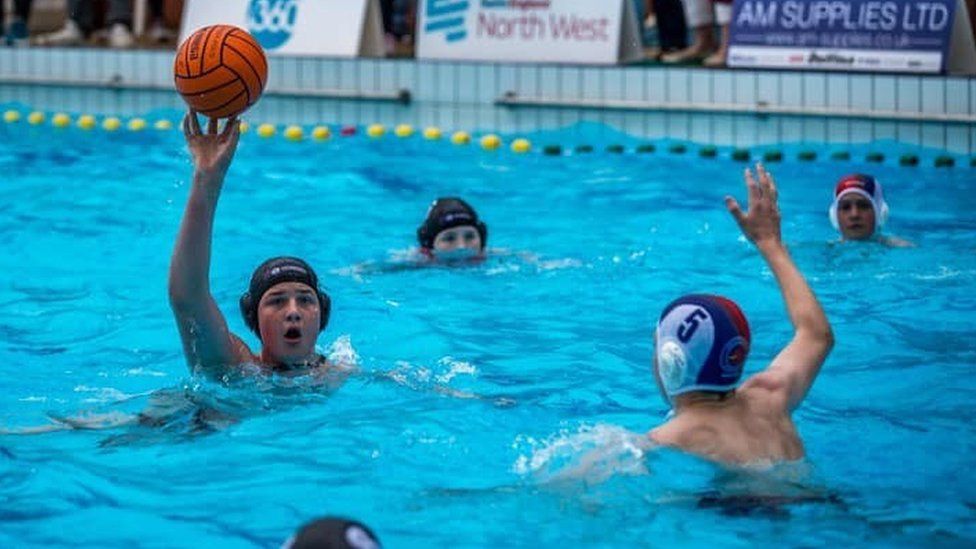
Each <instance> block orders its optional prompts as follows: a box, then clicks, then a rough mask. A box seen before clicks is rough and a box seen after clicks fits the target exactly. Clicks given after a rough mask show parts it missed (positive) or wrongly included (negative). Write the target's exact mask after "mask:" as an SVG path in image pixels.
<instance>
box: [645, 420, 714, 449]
mask: <svg viewBox="0 0 976 549" xmlns="http://www.w3.org/2000/svg"><path fill="white" fill-rule="evenodd" d="M682 415H683V416H684V417H679V418H675V419H672V420H671V421H669V422H667V423H665V424H664V425H661V426H660V427H657V428H655V429H653V430H651V432H650V433H648V434H647V436H648V438H650V439H651V441H653V442H654V443H656V444H659V445H661V446H673V447H677V448H682V449H693V448H699V447H701V446H702V445H703V444H705V443H710V442H711V441H713V440H714V439H715V435H716V429H715V427H714V426H713V425H711V424H710V423H709V422H707V421H699V420H698V419H697V418H694V417H691V416H688V415H685V414H682Z"/></svg>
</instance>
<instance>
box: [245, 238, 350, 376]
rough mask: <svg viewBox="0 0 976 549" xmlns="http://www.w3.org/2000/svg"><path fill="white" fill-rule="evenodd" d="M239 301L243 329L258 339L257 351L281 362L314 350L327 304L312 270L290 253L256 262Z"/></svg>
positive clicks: (298, 358)
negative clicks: (245, 290)
mask: <svg viewBox="0 0 976 549" xmlns="http://www.w3.org/2000/svg"><path fill="white" fill-rule="evenodd" d="M240 305H241V314H242V315H243V316H244V322H245V323H246V324H247V327H248V328H250V329H251V330H252V331H253V332H254V333H255V334H257V336H258V337H259V338H261V344H262V345H263V351H262V354H263V355H265V356H266V357H267V358H269V359H270V360H271V361H273V362H278V363H284V364H291V363H295V362H300V361H303V360H305V359H307V358H308V357H309V356H311V355H313V354H314V353H315V342H316V340H317V339H318V335H319V332H321V331H322V330H324V329H325V327H326V325H327V324H328V323H329V313H330V311H331V308H332V307H331V305H332V302H331V300H330V299H329V296H328V295H327V294H326V293H325V292H322V291H321V290H320V289H319V287H318V277H317V276H316V275H315V271H314V270H312V267H311V266H309V265H308V263H306V262H304V261H302V260H301V259H298V258H295V257H275V258H272V259H269V260H267V261H265V262H264V263H262V264H261V265H260V266H258V268H257V269H255V271H254V274H253V275H251V283H250V285H249V287H248V291H247V292H245V293H244V295H242V296H241V300H240Z"/></svg>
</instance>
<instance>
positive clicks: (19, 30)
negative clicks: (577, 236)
mask: <svg viewBox="0 0 976 549" xmlns="http://www.w3.org/2000/svg"><path fill="white" fill-rule="evenodd" d="M27 38H28V32H27V23H26V22H25V21H24V20H22V19H14V20H13V21H12V22H11V23H10V26H9V27H8V28H7V36H6V40H5V41H6V43H7V45H8V46H15V47H22V46H26V45H27Z"/></svg>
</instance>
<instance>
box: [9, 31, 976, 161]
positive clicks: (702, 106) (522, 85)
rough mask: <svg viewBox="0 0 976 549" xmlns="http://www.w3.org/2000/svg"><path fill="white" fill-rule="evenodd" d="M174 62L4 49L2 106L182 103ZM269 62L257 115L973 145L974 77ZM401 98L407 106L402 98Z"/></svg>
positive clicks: (975, 148)
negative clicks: (585, 124)
mask: <svg viewBox="0 0 976 549" xmlns="http://www.w3.org/2000/svg"><path fill="white" fill-rule="evenodd" d="M172 59H173V54H172V52H167V51H127V52H114V51H104V50H92V49H15V50H7V51H4V52H0V103H7V102H20V103H23V104H26V105H29V106H30V107H32V108H36V109H40V110H46V111H54V110H64V111H67V112H72V113H82V112H86V113H93V114H113V115H120V116H134V115H146V114H147V113H150V112H151V111H153V110H155V109H160V108H162V109H181V108H182V107H183V103H182V102H181V100H180V98H179V96H178V95H177V94H176V93H174V91H173V87H172V86H173V85H172ZM270 65H271V68H270V82H269V85H268V89H267V93H266V96H265V98H264V99H262V101H261V102H260V103H258V105H257V106H256V107H255V108H254V109H253V110H252V111H251V112H250V113H249V115H248V117H247V118H248V119H249V120H250V121H252V122H271V123H276V124H286V123H298V124H311V123H330V124H369V123H382V124H387V125H392V124H400V123H408V124H413V125H416V126H428V125H435V126H439V127H441V128H442V129H444V130H445V131H449V130H459V129H461V130H467V131H473V132H479V131H495V132H503V133H509V134H518V133H529V132H533V131H535V130H545V129H556V128H563V127H567V126H572V125H574V124H575V123H577V122H580V121H593V122H602V123H604V124H606V125H608V126H610V127H612V128H615V129H617V130H620V131H623V132H626V133H628V134H630V135H633V136H635V137H642V138H673V139H681V140H691V141H695V142H699V143H709V144H715V145H720V146H722V145H733V146H743V147H745V146H753V145H762V144H771V143H784V142H797V141H815V142H825V143H866V142H871V141H875V140H885V139H894V140H897V141H900V142H903V143H905V144H909V145H919V146H923V147H931V148H938V149H944V150H947V151H950V152H953V153H958V154H973V153H976V124H974V122H976V79H974V78H963V77H942V76H914V75H904V76H903V75H869V74H844V73H836V74H834V73H800V72H781V71H739V70H736V71H732V70H705V69H699V68H684V67H675V68H670V67H661V66H630V67H595V66H583V67H580V66H566V65H536V64H500V63H464V62H439V61H416V60H386V59H334V58H331V59H328V58H327V59H320V58H282V57H274V58H271V60H270ZM67 82H74V84H73V85H70V86H67V85H65V84H66V83H67ZM78 83H84V85H83V86H81V87H79V86H78V85H77V84H78ZM402 92H406V93H408V94H409V97H410V101H409V102H403V101H397V100H395V97H396V96H397V94H399V93H402ZM330 96H333V97H330ZM335 96H340V97H344V98H338V99H337V98H335ZM357 96H362V97H360V98H356V97H357ZM350 97H351V98H350Z"/></svg>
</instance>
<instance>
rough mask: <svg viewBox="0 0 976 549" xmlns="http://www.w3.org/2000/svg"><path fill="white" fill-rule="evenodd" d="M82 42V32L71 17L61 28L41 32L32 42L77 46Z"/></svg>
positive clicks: (44, 44)
mask: <svg viewBox="0 0 976 549" xmlns="http://www.w3.org/2000/svg"><path fill="white" fill-rule="evenodd" d="M84 42H85V35H84V34H82V32H81V29H80V28H79V27H78V23H75V22H74V21H72V20H71V19H68V21H67V22H66V23H65V24H64V27H63V28H62V29H61V30H59V31H55V32H52V33H48V34H42V35H40V36H38V37H37V38H36V39H35V40H34V43H35V44H38V45H40V46H79V45H81V44H83V43H84Z"/></svg>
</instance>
